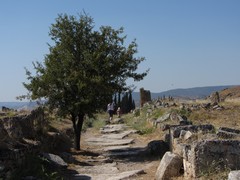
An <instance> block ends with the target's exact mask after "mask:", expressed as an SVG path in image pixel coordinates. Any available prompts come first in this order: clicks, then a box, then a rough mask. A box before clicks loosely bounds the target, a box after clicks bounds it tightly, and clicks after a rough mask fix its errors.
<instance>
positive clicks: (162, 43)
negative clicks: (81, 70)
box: [0, 0, 240, 101]
mask: <svg viewBox="0 0 240 180" xmlns="http://www.w3.org/2000/svg"><path fill="white" fill-rule="evenodd" d="M83 10H84V11H85V12H86V13H87V14H89V15H90V16H91V17H93V19H94V21H95V26H96V28H98V27H99V26H101V25H109V26H112V27H113V28H115V29H118V28H120V27H124V33H125V34H126V35H127V41H128V42H130V41H132V40H133V39H135V38H136V42H137V44H138V51H139V52H138V54H137V56H143V57H145V58H146V61H144V62H143V63H142V64H141V65H140V68H139V71H144V70H146V69H148V68H150V72H149V74H148V76H147V77H146V78H145V79H144V80H143V81H141V82H139V83H134V84H135V85H136V86H137V88H136V91H138V90H139V88H141V87H144V88H145V89H147V90H150V91H151V92H162V91H165V90H169V89H175V88H189V87H201V86H215V85H239V84H240V1H239V0H229V1H227V0H211V1H210V0H201V1H200V0H199V1H193V0H148V1H147V0H131V1H127V0H122V1H114V0H101V1H100V0H61V1H59V0H58V1H57V0H52V1H49V0H41V1H33V0H22V1H19V0H7V1H2V2H1V6H0V24H1V28H0V49H1V52H0V62H1V64H0V82H1V85H0V101H16V99H15V98H16V96H18V95H22V94H26V90H25V89H24V87H23V85H22V82H26V75H25V70H24V67H26V68H28V69H29V70H31V69H32V62H33V61H40V62H43V60H44V56H45V55H46V54H47V53H48V52H49V51H48V45H47V43H51V39H50V38H49V36H48V32H49V28H50V26H51V24H52V23H54V22H55V19H56V18H57V16H58V14H61V13H66V14H68V15H74V16H77V14H78V13H82V12H83Z"/></svg>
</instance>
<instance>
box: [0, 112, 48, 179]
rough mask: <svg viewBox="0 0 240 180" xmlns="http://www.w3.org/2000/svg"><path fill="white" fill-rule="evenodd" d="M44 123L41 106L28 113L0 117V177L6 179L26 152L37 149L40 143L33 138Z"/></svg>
mask: <svg viewBox="0 0 240 180" xmlns="http://www.w3.org/2000/svg"><path fill="white" fill-rule="evenodd" d="M44 123H45V120H44V112H43V109H41V108H39V109H36V110H33V111H32V112H31V113H30V114H26V115H17V116H13V117H3V118H1V119H0V177H2V178H6V179H7V178H8V176H9V174H10V173H11V171H12V170H13V169H14V168H16V167H17V166H18V165H19V164H20V163H21V162H22V161H23V159H24V157H25V156H26V154H29V153H33V152H36V151H37V150H38V147H39V145H40V144H39V142H37V141H34V140H33V139H35V136H36V135H37V133H38V132H40V131H42V130H43V127H44Z"/></svg>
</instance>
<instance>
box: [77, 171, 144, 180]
mask: <svg viewBox="0 0 240 180" xmlns="http://www.w3.org/2000/svg"><path fill="white" fill-rule="evenodd" d="M143 173H144V170H143V169H139V170H132V171H125V172H121V173H116V174H110V173H106V174H104V173H101V174H76V175H75V176H74V177H73V179H74V180H80V179H81V180H123V179H128V178H130V177H133V176H137V175H138V174H143Z"/></svg>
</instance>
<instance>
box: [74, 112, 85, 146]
mask: <svg viewBox="0 0 240 180" xmlns="http://www.w3.org/2000/svg"><path fill="white" fill-rule="evenodd" d="M83 120H84V114H79V115H78V116H73V115H72V122H73V129H74V135H75V139H74V141H75V149H76V150H80V141H81V131H82V126H83Z"/></svg>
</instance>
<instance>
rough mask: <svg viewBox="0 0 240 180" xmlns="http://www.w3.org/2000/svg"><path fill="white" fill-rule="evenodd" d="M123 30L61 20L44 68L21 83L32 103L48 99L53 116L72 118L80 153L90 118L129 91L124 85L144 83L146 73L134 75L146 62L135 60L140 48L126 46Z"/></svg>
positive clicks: (39, 67)
mask: <svg viewBox="0 0 240 180" xmlns="http://www.w3.org/2000/svg"><path fill="white" fill-rule="evenodd" d="M122 34H123V28H120V29H117V30H115V29H113V28H111V27H110V26H101V27H100V29H99V30H98V31H97V30H94V22H93V18H91V17H90V16H88V15H86V14H83V15H79V16H78V17H75V16H68V15H66V14H64V15H58V17H57V19H56V22H55V23H54V24H52V25H51V28H50V32H49V35H50V37H51V39H52V40H53V42H54V43H53V45H49V54H47V55H46V56H45V59H44V61H43V63H40V62H36V63H33V65H34V70H35V71H36V72H35V74H32V73H31V72H30V71H29V70H27V69H26V75H27V79H28V81H29V82H28V83H23V85H24V87H25V88H26V89H27V90H28V91H29V96H30V98H31V99H32V100H36V99H39V98H44V99H46V100H47V104H48V105H49V108H50V110H53V109H55V110H57V112H58V114H59V115H61V116H70V117H71V120H72V123H73V129H74V133H75V148H76V149H77V150H80V139H81V130H82V125H83V121H84V117H85V116H86V115H88V116H93V115H94V113H96V112H97V111H98V110H100V109H102V108H103V107H105V106H106V104H107V103H108V102H109V101H111V100H112V97H113V95H114V93H117V92H123V91H126V90H128V89H130V86H127V84H126V80H127V79H128V78H133V79H134V80H135V81H140V80H142V79H143V78H144V77H145V76H146V75H147V72H148V70H146V71H145V72H143V73H136V70H137V68H138V65H139V64H140V63H141V62H142V61H144V60H145V58H144V57H140V58H135V57H134V55H135V54H136V53H137V44H136V42H135V40H134V41H132V42H131V43H130V44H129V45H128V46H125V44H124V41H125V39H126V36H122Z"/></svg>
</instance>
